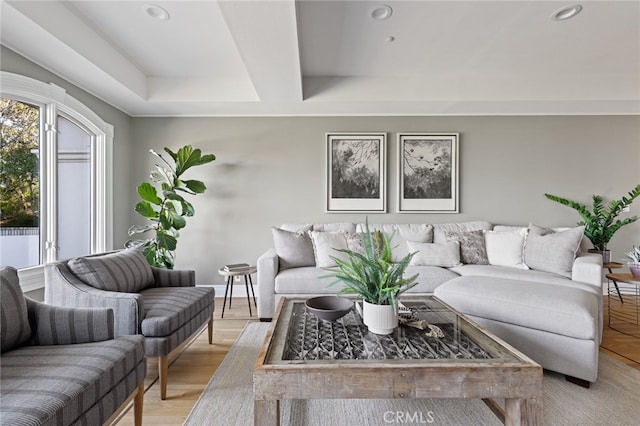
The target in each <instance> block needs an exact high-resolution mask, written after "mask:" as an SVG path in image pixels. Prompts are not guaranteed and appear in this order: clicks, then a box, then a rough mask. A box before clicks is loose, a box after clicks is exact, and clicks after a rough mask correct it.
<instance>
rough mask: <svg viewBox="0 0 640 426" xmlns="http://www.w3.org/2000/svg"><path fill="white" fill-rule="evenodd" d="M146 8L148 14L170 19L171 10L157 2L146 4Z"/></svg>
mask: <svg viewBox="0 0 640 426" xmlns="http://www.w3.org/2000/svg"><path fill="white" fill-rule="evenodd" d="M144 10H145V12H146V13H147V15H148V16H150V17H152V18H153V19H157V20H159V21H168V20H169V18H170V17H171V16H170V15H169V12H167V11H166V10H165V9H163V8H161V7H160V6H158V5H155V4H146V5H145V6H144Z"/></svg>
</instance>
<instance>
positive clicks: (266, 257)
mask: <svg viewBox="0 0 640 426" xmlns="http://www.w3.org/2000/svg"><path fill="white" fill-rule="evenodd" d="M257 267H258V317H259V318H261V319H267V318H269V319H271V318H273V313H274V311H275V309H276V301H275V294H276V275H278V269H279V267H280V262H279V259H278V255H277V254H276V250H275V249H274V248H271V249H269V250H267V251H266V252H265V253H264V254H262V256H260V257H259V258H258V262H257Z"/></svg>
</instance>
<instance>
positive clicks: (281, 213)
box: [130, 116, 640, 284]
mask: <svg viewBox="0 0 640 426" xmlns="http://www.w3.org/2000/svg"><path fill="white" fill-rule="evenodd" d="M132 130H133V133H132V140H135V144H134V145H133V146H132V159H133V164H135V167H134V169H133V170H132V179H133V185H132V186H136V185H137V184H138V183H139V182H142V181H143V180H146V179H147V175H148V171H149V170H150V169H151V167H152V166H153V163H154V159H153V157H152V156H151V155H150V154H149V153H148V150H149V149H150V148H153V149H155V150H162V148H163V147H165V146H167V147H170V148H172V149H177V148H179V147H180V146H182V145H184V144H191V145H194V146H196V147H198V148H201V149H202V150H203V151H204V152H205V153H214V154H216V156H217V160H216V161H215V162H213V163H210V164H208V165H205V166H202V167H200V168H196V169H192V173H191V174H190V178H195V179H202V180H204V182H205V183H206V184H207V187H208V190H207V192H206V193H205V194H202V195H198V196H196V197H193V198H192V200H191V201H192V202H193V204H194V205H195V209H196V215H195V216H194V217H193V218H190V219H189V221H188V224H187V227H186V228H185V229H184V230H183V231H182V236H181V238H180V240H179V242H178V252H177V262H176V267H178V268H193V269H195V270H196V271H197V273H198V281H199V282H201V283H215V284H222V278H221V277H219V276H218V275H217V273H216V270H217V268H218V267H219V266H221V265H223V264H225V263H236V262H243V261H244V262H249V263H254V262H255V261H256V259H257V258H258V256H259V255H260V254H261V253H263V252H264V251H265V250H266V249H267V248H269V247H270V246H271V233H270V226H272V225H280V224H282V223H285V222H288V223H310V222H335V221H354V222H362V221H364V219H365V215H364V214H336V213H325V212H324V197H325V190H324V188H325V167H326V162H325V133H326V132H332V131H367V132H371V131H385V132H388V136H387V138H388V139H387V154H388V156H387V159H388V186H387V190H388V192H387V195H388V200H389V202H388V211H389V213H387V214H370V215H369V221H370V222H371V223H375V222H386V223H395V222H404V223H415V222H420V223H422V222H424V223H441V222H453V221H466V220H476V219H483V220H488V221H490V222H493V223H501V224H524V225H526V224H528V223H529V222H535V223H537V224H540V225H543V226H572V225H575V223H576V222H577V221H578V220H579V217H578V214H577V212H575V211H574V210H572V209H569V208H568V207H565V206H561V205H560V204H557V203H554V202H552V201H549V200H547V199H546V198H545V197H544V196H543V194H544V193H545V192H550V193H553V194H557V195H561V196H565V197H567V198H571V199H574V200H576V201H580V202H583V203H589V204H590V201H591V195H592V194H601V195H603V196H604V197H605V199H611V198H620V197H621V196H622V195H626V193H627V192H628V191H629V190H631V188H632V187H634V186H635V185H636V184H638V183H640V117H611V116H588V117H297V118H134V119H133V126H132ZM399 131H400V132H459V133H460V213H459V214H399V213H396V211H397V208H396V198H397V185H398V177H397V171H398V167H397V158H398V155H397V141H396V136H397V132H399ZM135 202H136V194H135V192H131V199H130V205H134V204H135ZM629 214H636V215H640V201H639V202H637V203H636V204H634V205H633V206H632V211H631V213H629ZM626 215H627V214H625V216H626ZM143 222H144V221H143V220H141V218H139V217H138V216H137V215H136V214H135V213H133V214H132V215H131V223H143ZM632 244H636V245H638V244H640V221H639V222H636V223H634V224H632V225H630V226H627V227H625V228H623V229H622V230H621V231H620V232H619V233H618V234H616V236H615V237H614V238H613V241H612V244H611V249H612V250H613V259H615V260H619V259H622V258H623V256H624V252H625V251H628V250H629V249H630V248H631V245H632Z"/></svg>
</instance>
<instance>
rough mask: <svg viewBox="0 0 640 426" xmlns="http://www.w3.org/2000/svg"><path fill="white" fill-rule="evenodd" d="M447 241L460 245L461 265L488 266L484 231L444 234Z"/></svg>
mask: <svg viewBox="0 0 640 426" xmlns="http://www.w3.org/2000/svg"><path fill="white" fill-rule="evenodd" d="M445 237H446V238H447V240H449V241H457V242H458V243H460V260H461V261H462V263H466V264H474V265H488V264H489V258H488V257H487V249H486V247H485V245H484V231H481V230H478V231H467V232H456V231H449V232H445Z"/></svg>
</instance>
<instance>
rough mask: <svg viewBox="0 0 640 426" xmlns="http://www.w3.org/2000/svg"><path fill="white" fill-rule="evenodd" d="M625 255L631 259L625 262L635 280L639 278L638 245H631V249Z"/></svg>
mask: <svg viewBox="0 0 640 426" xmlns="http://www.w3.org/2000/svg"><path fill="white" fill-rule="evenodd" d="M626 255H627V257H628V258H629V259H631V261H630V262H628V263H627V266H628V267H629V270H630V271H631V275H633V278H635V279H636V280H640V246H638V247H636V246H633V250H631V251H630V252H628V253H626Z"/></svg>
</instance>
